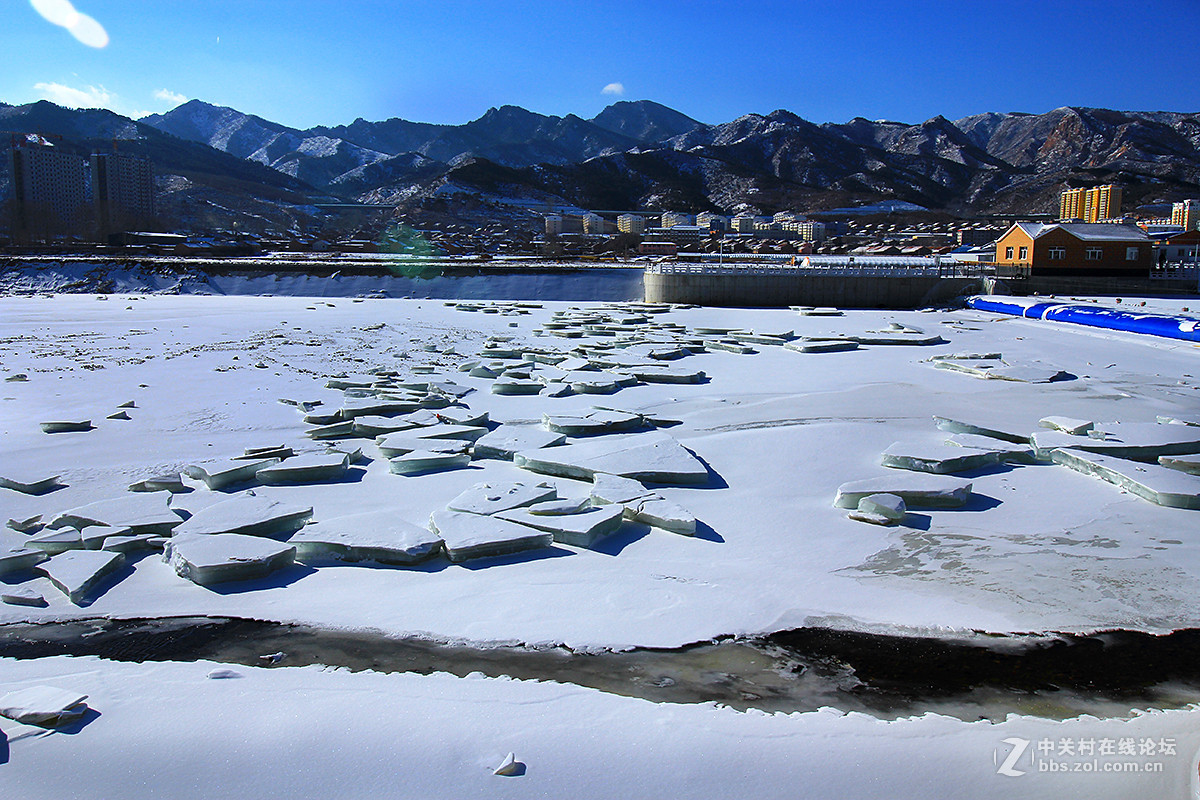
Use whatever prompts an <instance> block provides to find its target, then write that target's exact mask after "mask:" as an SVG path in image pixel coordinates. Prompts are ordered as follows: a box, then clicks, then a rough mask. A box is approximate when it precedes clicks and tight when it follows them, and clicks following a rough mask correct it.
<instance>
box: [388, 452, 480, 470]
mask: <svg viewBox="0 0 1200 800" xmlns="http://www.w3.org/2000/svg"><path fill="white" fill-rule="evenodd" d="M470 463H471V457H470V456H469V455H467V454H465V453H435V452H432V451H430V450H411V451H409V452H407V453H405V454H404V455H400V456H396V457H395V458H392V459H389V460H388V470H389V471H390V472H392V473H393V474H395V475H418V474H423V473H426V472H442V471H444V470H448V469H459V468H461V467H465V466H467V464H470Z"/></svg>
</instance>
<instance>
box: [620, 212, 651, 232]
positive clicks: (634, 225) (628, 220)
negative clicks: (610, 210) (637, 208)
mask: <svg viewBox="0 0 1200 800" xmlns="http://www.w3.org/2000/svg"><path fill="white" fill-rule="evenodd" d="M617 230H618V231H620V232H621V233H645V232H646V218H645V217H639V216H638V215H637V214H621V215H620V216H619V217H617Z"/></svg>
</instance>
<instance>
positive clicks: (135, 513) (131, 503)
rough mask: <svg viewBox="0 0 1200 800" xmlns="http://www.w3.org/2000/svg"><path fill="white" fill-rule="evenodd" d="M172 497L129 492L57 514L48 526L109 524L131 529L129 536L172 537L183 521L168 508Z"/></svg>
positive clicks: (85, 526)
mask: <svg viewBox="0 0 1200 800" xmlns="http://www.w3.org/2000/svg"><path fill="white" fill-rule="evenodd" d="M168 501H169V496H168V495H164V494H161V493H157V492H155V493H143V492H130V493H128V494H124V495H121V496H120V497H114V498H112V499H110V500H99V501H97V502H95V503H88V504H87V505H83V506H78V507H77V508H72V509H68V510H67V511H63V512H62V513H60V514H58V515H57V516H56V517H54V518H53V519H52V520H50V523H49V525H48V526H47V527H50V528H63V527H68V526H69V527H72V528H87V527H89V526H92V525H107V526H110V527H113V528H128V529H129V531H128V532H129V533H157V534H163V535H170V533H171V530H172V529H173V528H175V527H176V526H177V525H179V523H180V522H182V521H183V520H182V519H181V518H180V517H179V515H178V514H176V513H175V512H173V511H172V510H171V508H170V506H169V505H168Z"/></svg>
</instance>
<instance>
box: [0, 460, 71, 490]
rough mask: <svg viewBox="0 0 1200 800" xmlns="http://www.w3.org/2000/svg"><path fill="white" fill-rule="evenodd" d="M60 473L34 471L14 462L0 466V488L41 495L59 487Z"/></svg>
mask: <svg viewBox="0 0 1200 800" xmlns="http://www.w3.org/2000/svg"><path fill="white" fill-rule="evenodd" d="M60 477H61V476H59V475H47V474H45V473H44V472H42V473H34V472H32V471H31V470H29V469H23V468H21V467H18V466H16V465H14V464H9V465H7V466H4V467H0V488H4V489H12V490H13V491H15V492H21V493H22V494H31V495H39V494H46V493H47V492H50V491H53V490H54V489H57V488H58V487H60V486H61V485H62V484H61V483H59V478H60Z"/></svg>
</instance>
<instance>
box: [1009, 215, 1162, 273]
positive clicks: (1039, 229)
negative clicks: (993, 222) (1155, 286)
mask: <svg viewBox="0 0 1200 800" xmlns="http://www.w3.org/2000/svg"><path fill="white" fill-rule="evenodd" d="M1152 251H1153V246H1152V242H1151V239H1150V237H1149V236H1147V235H1146V232H1145V231H1143V230H1142V229H1141V228H1139V227H1137V226H1136V225H1119V224H1113V223H1088V222H1060V223H1054V224H1049V225H1045V224H1042V223H1038V222H1018V223H1016V224H1014V225H1013V226H1012V227H1011V228H1009V229H1008V230H1007V231H1006V232H1005V233H1004V235H1003V236H1001V237H1000V238H999V239H997V240H996V264H997V265H998V266H1010V267H1025V268H1028V269H1029V270H1030V272H1031V274H1033V275H1078V276H1106V277H1145V276H1146V275H1147V274H1148V272H1149V270H1150V267H1151V265H1152V264H1153V263H1154V257H1153V252H1152Z"/></svg>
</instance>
